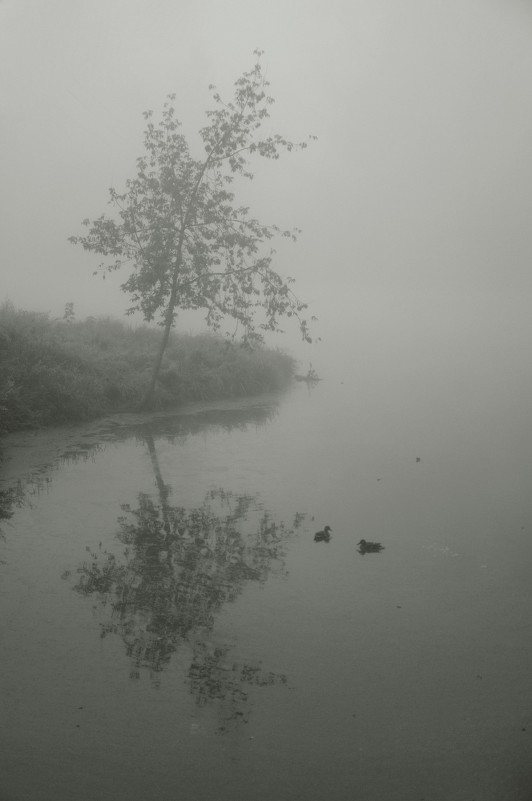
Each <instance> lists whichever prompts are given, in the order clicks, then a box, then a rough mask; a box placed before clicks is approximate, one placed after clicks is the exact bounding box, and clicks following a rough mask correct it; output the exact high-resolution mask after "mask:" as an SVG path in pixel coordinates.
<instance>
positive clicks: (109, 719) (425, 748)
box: [0, 362, 532, 801]
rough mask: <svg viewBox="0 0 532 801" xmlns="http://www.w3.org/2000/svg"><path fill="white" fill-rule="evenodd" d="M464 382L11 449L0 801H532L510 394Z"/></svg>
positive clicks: (337, 383)
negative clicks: (318, 538)
mask: <svg viewBox="0 0 532 801" xmlns="http://www.w3.org/2000/svg"><path fill="white" fill-rule="evenodd" d="M476 364H477V368H476V371H473V374H471V373H470V372H468V371H467V370H466V369H465V368H464V369H463V370H461V369H460V364H458V366H457V370H456V371H455V373H454V374H453V381H454V383H453V384H452V386H451V387H450V384H449V380H448V379H449V373H448V372H447V373H445V372H444V373H441V372H438V371H435V372H433V373H431V374H430V375H431V377H429V378H427V373H426V372H425V371H424V369H423V366H422V365H421V364H417V366H415V367H413V368H412V370H411V371H410V372H409V373H405V372H404V371H401V370H399V368H397V369H395V370H394V369H393V367H391V368H390V369H387V370H382V371H380V370H379V368H378V366H377V367H374V368H372V367H370V366H368V365H367V364H366V365H365V366H363V373H364V381H360V379H359V378H357V374H356V371H354V370H353V371H348V372H342V371H340V370H338V371H335V370H332V371H331V373H330V374H329V375H327V376H326V380H324V381H323V382H321V383H319V384H317V385H316V386H315V387H313V388H308V387H307V386H306V385H304V384H298V385H296V386H294V388H293V389H292V390H290V392H288V393H287V394H286V395H283V396H268V397H260V398H255V399H252V400H250V401H246V402H240V403H222V404H212V405H205V404H204V405H202V406H195V407H194V406H192V407H189V408H187V409H186V410H184V411H182V412H181V413H179V414H177V413H176V414H164V415H153V416H148V417H136V416H133V415H130V416H128V415H124V416H117V417H113V418H110V419H108V420H104V421H100V422H98V423H97V424H94V425H93V426H83V427H79V428H73V429H61V430H57V431H53V432H44V433H38V434H30V435H27V434H24V435H20V436H19V435H17V436H12V437H9V438H7V440H6V443H5V449H4V454H3V456H4V462H3V466H4V481H3V485H2V488H3V491H4V494H3V501H4V505H3V509H4V513H5V516H6V518H7V515H8V514H11V516H10V517H9V518H8V519H4V520H3V521H1V529H2V539H1V540H0V559H1V560H2V562H1V564H0V580H1V584H0V586H1V594H2V606H1V627H0V647H1V663H2V664H1V681H2V709H1V719H0V731H1V735H0V755H1V756H0V763H1V770H0V798H1V799H2V801H72V800H73V799H76V801H94V800H95V799H99V801H107V799H109V801H111V800H112V801H119V800H120V799H127V801H146V799H155V798H156V799H158V801H170V799H172V801H175V799H183V800H184V801H185V800H186V801H188V799H190V800H191V801H192V800H193V799H194V801H203V799H220V800H221V801H249V799H255V800H256V801H295V800H296V799H305V801H314V800H315V801H323V799H331V801H344V799H345V801H347V800H348V799H349V800H350V801H352V800H353V799H360V800H361V801H396V800H397V801H402V799H404V800H405V801H422V799H425V801H440V800H441V801H444V800H445V801H473V799H476V801H485V800H486V799H489V800H490V801H491V799H493V801H504V800H505V799H515V801H521V800H523V799H530V798H532V681H531V678H530V677H531V675H532V670H531V668H532V584H531V581H530V565H531V563H532V492H531V479H532V447H531V446H532V430H531V426H530V393H529V391H528V385H527V386H524V385H523V386H520V385H519V381H520V380H521V379H520V378H519V372H518V370H517V369H516V370H515V371H514V372H512V373H511V375H510V376H509V377H508V376H506V377H505V378H504V380H503V379H501V380H496V377H495V378H494V375H493V374H492V372H490V370H489V369H487V368H486V369H484V367H482V364H480V363H479V362H477V363H476ZM358 368H359V372H360V369H362V368H361V366H360V364H359V365H358ZM499 370H500V367H499ZM320 372H322V371H321V370H320ZM499 374H500V373H497V375H499ZM494 387H496V390H494ZM326 524H328V525H330V526H331V527H332V536H331V539H330V541H329V542H315V541H314V533H315V531H317V530H318V529H322V528H323V526H324V525H326ZM362 538H364V539H366V540H369V541H377V542H380V543H381V544H382V545H383V546H384V550H382V551H381V552H380V553H366V554H361V553H360V552H359V550H358V549H357V543H358V542H359V540H360V539H362Z"/></svg>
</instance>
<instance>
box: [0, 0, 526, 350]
mask: <svg viewBox="0 0 532 801" xmlns="http://www.w3.org/2000/svg"><path fill="white" fill-rule="evenodd" d="M257 47H258V48H261V49H263V50H264V51H265V56H264V59H263V62H264V65H265V67H266V71H267V75H268V79H269V81H270V84H271V86H270V91H271V94H272V95H273V96H274V97H275V99H276V103H275V105H274V106H273V108H272V117H271V130H272V131H274V132H281V133H285V134H286V135H288V136H289V137H290V138H293V139H296V140H299V139H303V138H305V137H306V136H307V135H308V134H314V135H316V136H317V137H318V141H317V142H315V143H314V144H313V145H312V146H311V147H309V149H308V150H306V151H304V152H302V153H297V154H287V155H286V156H285V157H283V158H281V160H280V161H279V162H276V163H273V164H272V163H271V162H260V163H259V164H258V165H257V171H256V173H257V174H256V179H255V181H254V182H252V183H251V184H245V185H244V186H243V194H241V195H240V196H239V200H241V201H242V202H243V203H244V204H248V203H249V204H250V205H251V207H252V211H253V212H254V213H256V214H257V216H259V218H260V219H261V220H262V221H264V222H265V223H270V222H274V223H277V224H278V225H280V226H281V227H289V228H290V227H293V226H297V227H299V228H301V229H302V230H303V233H302V236H301V238H300V240H299V242H298V243H297V244H296V245H291V244H290V245H289V244H288V243H287V244H286V245H284V244H283V246H282V247H281V248H279V260H278V263H277V266H278V269H279V270H280V271H281V272H283V273H285V274H290V275H293V276H294V277H295V278H296V280H297V287H298V290H299V294H300V295H301V297H302V298H303V299H305V300H308V301H309V302H310V303H311V305H312V310H313V311H314V312H315V313H316V314H317V315H318V316H319V317H320V326H321V330H320V332H319V333H321V334H322V335H323V334H324V333H326V331H327V327H328V326H329V327H330V325H331V324H332V322H333V321H334V319H335V317H338V316H343V315H345V314H346V310H348V309H349V308H353V309H357V313H361V314H365V315H366V317H368V318H370V317H371V315H372V313H373V310H375V309H376V308H377V307H378V308H380V310H381V311H380V313H381V315H383V314H384V312H383V309H388V310H390V309H391V308H392V307H393V306H394V303H395V300H394V299H395V298H397V297H404V296H405V293H406V294H408V293H410V294H411V295H412V296H418V297H423V298H425V299H427V298H429V299H430V298H432V299H433V301H430V302H429V303H423V304H421V305H422V306H423V309H424V311H423V312H422V313H421V312H420V313H421V314H422V317H423V319H425V320H429V319H430V318H431V315H432V314H433V312H434V309H431V308H430V303H431V302H435V303H437V301H438V299H440V300H441V301H442V303H443V304H445V298H449V297H452V298H453V301H452V306H453V308H461V309H462V311H461V319H462V321H463V320H464V319H467V316H468V314H470V313H471V314H472V315H473V316H474V315H475V308H476V307H478V305H479V304H480V305H481V306H482V308H483V309H487V310H488V311H490V313H491V311H492V310H493V309H496V308H497V304H498V303H499V302H501V303H502V304H503V305H504V308H505V309H506V311H505V314H506V315H507V316H508V320H511V319H512V315H514V312H513V311H512V304H513V303H514V302H515V303H516V308H517V309H518V311H517V312H516V313H517V316H518V317H519V316H520V317H521V319H522V320H523V321H524V320H525V317H526V315H527V314H528V312H527V311H526V310H527V309H529V308H530V303H529V301H530V293H531V292H532V271H531V265H532V225H531V222H530V221H531V208H532V203H531V201H532V103H531V102H530V87H531V86H532V4H530V3H528V2H525V1H524V0H401V2H398V0H329V1H328V2H323V1H322V2H317V0H269V2H267V3H266V2H264V1H263V0H260V2H259V0H226V2H223V3H222V2H218V0H92V2H90V3H86V2H80V0H1V1H0V53H1V56H0V58H1V61H2V69H1V78H0V81H1V88H0V104H1V119H2V126H1V137H2V147H1V154H2V171H1V174H2V189H1V198H2V201H1V202H2V206H1V210H0V211H1V213H0V220H1V222H0V225H1V229H2V230H1V236H0V247H1V250H2V262H1V263H2V268H1V270H2V272H1V284H0V289H1V291H0V301H5V300H8V299H9V300H10V301H12V302H13V303H14V304H15V306H17V307H21V308H25V309H32V310H40V311H48V312H50V313H51V315H52V316H61V315H62V312H63V308H64V305H65V303H67V302H73V303H74V304H75V310H76V312H77V315H78V317H84V316H86V315H90V314H93V315H100V314H112V315H117V316H120V315H121V314H122V313H123V311H124V309H125V308H126V307H127V305H128V300H127V298H126V296H124V295H123V294H122V293H121V292H120V290H119V289H118V285H119V283H120V281H121V280H125V277H126V276H125V275H124V276H120V275H119V276H118V277H117V278H116V279H115V278H111V280H107V281H105V282H103V281H102V280H101V278H95V277H93V276H92V270H93V269H95V268H96V266H97V262H98V259H97V257H96V256H93V255H90V254H85V253H84V252H83V251H82V250H81V249H80V248H75V247H74V246H72V245H70V244H69V243H68V242H67V237H68V236H70V235H72V234H76V233H80V232H81V225H80V223H81V220H82V219H84V218H86V217H90V218H93V217H95V216H97V215H99V214H100V213H102V212H104V211H107V210H108V208H107V206H106V204H107V197H108V196H107V189H108V187H109V186H114V187H116V188H117V189H118V190H120V189H121V188H122V187H123V184H124V181H125V179H126V178H128V177H130V176H132V175H133V174H134V168H135V159H136V157H137V156H139V155H141V153H142V133H143V128H144V120H143V118H142V112H143V111H144V110H146V109H154V111H155V112H156V113H157V112H158V111H159V109H160V108H161V106H162V103H163V102H164V99H165V96H166V95H167V94H168V93H171V92H175V93H176V95H177V98H176V103H175V105H176V109H177V115H178V117H179V118H180V119H181V121H182V122H183V126H184V132H185V133H187V134H189V135H190V136H191V137H194V134H195V131H196V130H197V128H198V127H200V126H201V125H202V123H203V119H204V118H203V112H204V110H205V108H207V107H208V106H209V97H210V96H209V92H208V88H207V87H208V84H209V83H211V82H212V83H216V85H217V86H218V87H219V88H220V90H221V91H222V94H223V92H224V90H226V89H230V87H231V86H232V83H233V81H234V80H235V79H236V78H237V77H238V76H239V74H240V73H241V72H243V71H244V70H246V69H248V68H249V67H250V66H251V65H252V63H253V61H254V57H253V50H254V49H255V48H257ZM198 152H199V151H198ZM361 298H366V299H371V300H368V303H367V304H366V305H365V306H364V308H363V309H361V307H360V306H357V304H360V299H361ZM501 298H502V299H503V300H501ZM434 299H435V300H434ZM372 304H373V306H372ZM514 316H515V315H514Z"/></svg>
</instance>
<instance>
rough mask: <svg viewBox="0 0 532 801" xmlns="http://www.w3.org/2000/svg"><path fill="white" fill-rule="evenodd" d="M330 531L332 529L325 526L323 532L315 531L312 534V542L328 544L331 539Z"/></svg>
mask: <svg viewBox="0 0 532 801" xmlns="http://www.w3.org/2000/svg"><path fill="white" fill-rule="evenodd" d="M331 531H332V528H331V527H330V526H325V528H324V529H323V531H316V533H315V534H314V542H329V540H330V539H331V534H330V532H331Z"/></svg>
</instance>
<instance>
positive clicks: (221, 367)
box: [0, 303, 295, 433]
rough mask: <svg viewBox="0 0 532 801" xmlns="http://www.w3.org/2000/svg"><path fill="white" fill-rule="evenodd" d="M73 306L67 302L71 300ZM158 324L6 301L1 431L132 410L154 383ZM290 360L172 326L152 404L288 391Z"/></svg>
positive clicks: (0, 339)
mask: <svg viewBox="0 0 532 801" xmlns="http://www.w3.org/2000/svg"><path fill="white" fill-rule="evenodd" d="M67 306H71V304H67ZM160 337H161V332H160V330H158V329H153V328H148V327H141V328H132V327H129V326H127V325H125V324H124V323H122V322H121V321H119V320H113V319H110V318H97V319H96V318H94V317H89V318H87V319H86V320H83V321H79V322H78V321H75V320H74V319H73V315H72V313H71V308H70V309H68V308H67V307H66V310H65V318H64V319H60V320H57V319H56V320H52V319H50V317H49V315H47V314H40V313H36V312H28V311H21V310H17V309H15V308H14V307H13V306H12V304H10V303H5V304H4V305H3V306H0V433H6V432H8V431H15V430H19V429H25V428H34V427H38V426H47V425H54V424H59V423H66V422H74V421H84V420H91V419H94V418H96V417H99V416H101V415H104V414H108V413H111V412H118V411H134V410H135V409H136V408H137V407H138V405H139V404H140V402H141V400H142V397H143V394H144V392H145V389H146V386H147V384H148V382H149V379H150V375H151V370H152V366H153V360H154V356H155V353H156V351H157V346H158V343H159V340H160ZM294 370H295V362H294V360H293V359H292V358H291V357H290V356H288V355H287V354H285V353H282V352H281V351H278V350H269V349H266V348H257V349H255V350H251V351H250V350H247V349H245V348H243V347H241V346H239V345H238V344H236V345H234V344H231V343H227V342H225V341H224V340H223V339H221V338H219V337H216V336H214V335H212V334H198V335H187V334H173V335H172V337H171V340H170V342H169V344H168V348H167V351H166V354H165V357H164V362H163V365H162V369H161V372H160V377H159V382H158V386H157V388H156V393H155V396H154V400H153V407H154V408H158V409H163V408H170V407H172V406H177V405H179V404H182V403H186V402H189V401H197V400H219V399H222V398H236V397H240V396H245V395H255V394H258V393H261V392H269V391H273V390H277V389H283V388H284V387H286V386H287V385H288V383H289V382H290V381H291V379H292V377H293V375H294Z"/></svg>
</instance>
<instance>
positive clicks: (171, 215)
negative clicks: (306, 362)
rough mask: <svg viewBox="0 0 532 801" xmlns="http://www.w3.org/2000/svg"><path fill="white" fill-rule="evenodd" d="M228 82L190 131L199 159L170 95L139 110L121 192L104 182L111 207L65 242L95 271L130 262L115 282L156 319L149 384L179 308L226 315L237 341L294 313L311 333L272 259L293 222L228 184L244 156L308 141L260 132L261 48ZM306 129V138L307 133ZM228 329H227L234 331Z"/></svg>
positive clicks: (276, 326) (251, 339)
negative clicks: (157, 105) (91, 258)
mask: <svg viewBox="0 0 532 801" xmlns="http://www.w3.org/2000/svg"><path fill="white" fill-rule="evenodd" d="M255 55H256V62H255V64H254V66H253V68H252V69H251V70H250V71H249V72H244V73H243V74H242V76H241V77H240V78H239V79H238V80H237V81H236V82H235V84H234V95H233V99H232V100H231V101H230V102H224V100H223V99H222V97H221V95H220V94H219V92H218V91H217V89H216V87H214V86H211V87H210V90H211V93H212V99H213V107H212V108H211V109H210V110H208V111H207V112H206V116H207V124H206V125H205V126H204V127H203V128H201V130H200V131H199V136H200V139H201V142H202V146H203V148H202V149H203V151H204V152H203V155H202V157H201V158H196V157H194V156H193V154H192V152H191V149H190V146H189V143H188V142H187V139H186V138H185V136H184V135H183V133H182V132H181V124H180V122H179V121H178V120H177V118H176V113H175V108H174V102H175V95H169V96H168V99H167V101H166V103H165V104H164V106H163V111H162V115H161V118H160V120H159V122H158V123H155V122H154V121H153V113H152V112H151V111H147V112H145V113H144V117H145V119H146V122H147V127H146V130H145V134H144V147H145V153H144V155H143V156H141V157H140V158H139V159H137V173H136V176H135V177H134V178H131V179H129V180H128V181H126V186H125V191H124V192H122V193H119V192H118V191H116V190H115V189H113V188H111V189H110V190H109V192H110V200H109V203H110V205H111V206H112V207H113V209H114V216H107V215H105V214H102V215H101V216H100V217H98V218H97V219H96V220H93V221H90V220H85V221H84V225H85V226H86V227H87V228H88V233H87V234H86V235H85V236H73V237H71V238H70V241H71V242H73V243H74V244H81V245H82V246H83V247H84V248H85V249H86V250H88V251H92V252H94V253H97V254H100V255H101V256H104V257H105V258H104V261H103V262H102V263H101V264H100V270H103V271H104V273H105V271H114V270H118V269H120V268H122V267H124V266H126V265H129V266H130V273H129V276H128V278H127V279H126V280H125V281H124V283H123V284H122V285H121V288H122V289H123V290H124V291H125V292H127V293H128V294H129V295H130V297H131V306H130V308H129V309H128V312H129V313H133V312H135V311H140V312H141V313H142V314H143V317H144V319H145V320H146V321H152V320H156V321H158V322H159V323H160V324H161V325H162V326H163V327H164V335H163V339H162V342H161V349H160V351H159V354H158V359H157V360H156V364H155V366H154V376H153V381H152V387H151V388H152V389H153V386H154V385H155V381H156V378H157V374H158V371H159V368H160V364H161V361H162V356H163V354H164V349H165V347H166V343H167V341H168V335H169V331H170V329H171V327H172V326H173V325H174V323H175V319H176V316H177V312H178V310H180V309H204V310H205V311H206V321H207V323H208V325H209V326H210V327H211V328H212V329H213V330H215V331H216V330H220V328H221V326H222V324H223V323H224V321H225V320H227V318H232V319H233V320H234V321H235V322H236V324H237V325H236V330H239V331H240V332H241V334H242V339H243V341H244V342H245V343H248V344H253V343H257V342H261V341H262V339H263V335H264V332H265V331H268V330H269V331H279V330H281V329H280V320H281V319H282V318H284V317H293V318H295V320H296V321H297V323H298V325H299V328H300V331H301V334H302V336H303V338H304V339H305V340H306V341H309V342H310V341H311V336H310V333H309V326H308V321H307V319H306V316H305V315H306V309H307V306H306V304H304V303H302V302H301V301H300V300H299V299H298V297H297V296H296V295H295V293H294V291H293V288H292V285H293V279H291V278H288V277H286V278H283V277H282V276H281V275H279V273H278V272H276V270H275V269H274V268H273V266H272V265H273V258H274V252H275V251H274V250H273V248H272V246H271V244H272V240H273V239H274V238H275V237H279V236H280V237H289V238H291V239H294V240H295V238H296V235H297V233H298V231H297V230H293V231H288V230H281V229H279V228H278V227H277V226H275V225H264V224H262V223H261V222H259V220H257V219H255V218H254V217H253V216H252V215H251V213H250V210H249V208H248V207H246V206H242V205H238V204H237V202H236V200H235V194H234V192H233V191H232V187H231V184H232V183H233V181H234V179H235V178H238V177H243V178H252V177H253V173H252V172H251V168H250V160H251V158H252V157H255V156H259V157H263V158H267V159H278V158H279V156H280V154H281V153H282V152H283V151H288V152H290V151H292V150H294V149H301V148H305V147H306V146H307V143H306V142H300V143H294V142H292V141H290V140H289V139H287V138H285V137H284V136H281V135H279V134H270V135H267V136H262V135H261V128H262V127H263V125H264V123H265V121H266V120H267V119H268V117H269V108H270V105H271V104H272V103H273V99H272V98H271V97H270V96H269V95H268V94H267V88H268V85H269V83H268V81H267V80H266V79H265V76H264V74H263V70H262V66H261V61H260V56H261V51H255ZM310 138H313V137H310ZM233 336H234V334H233Z"/></svg>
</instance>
